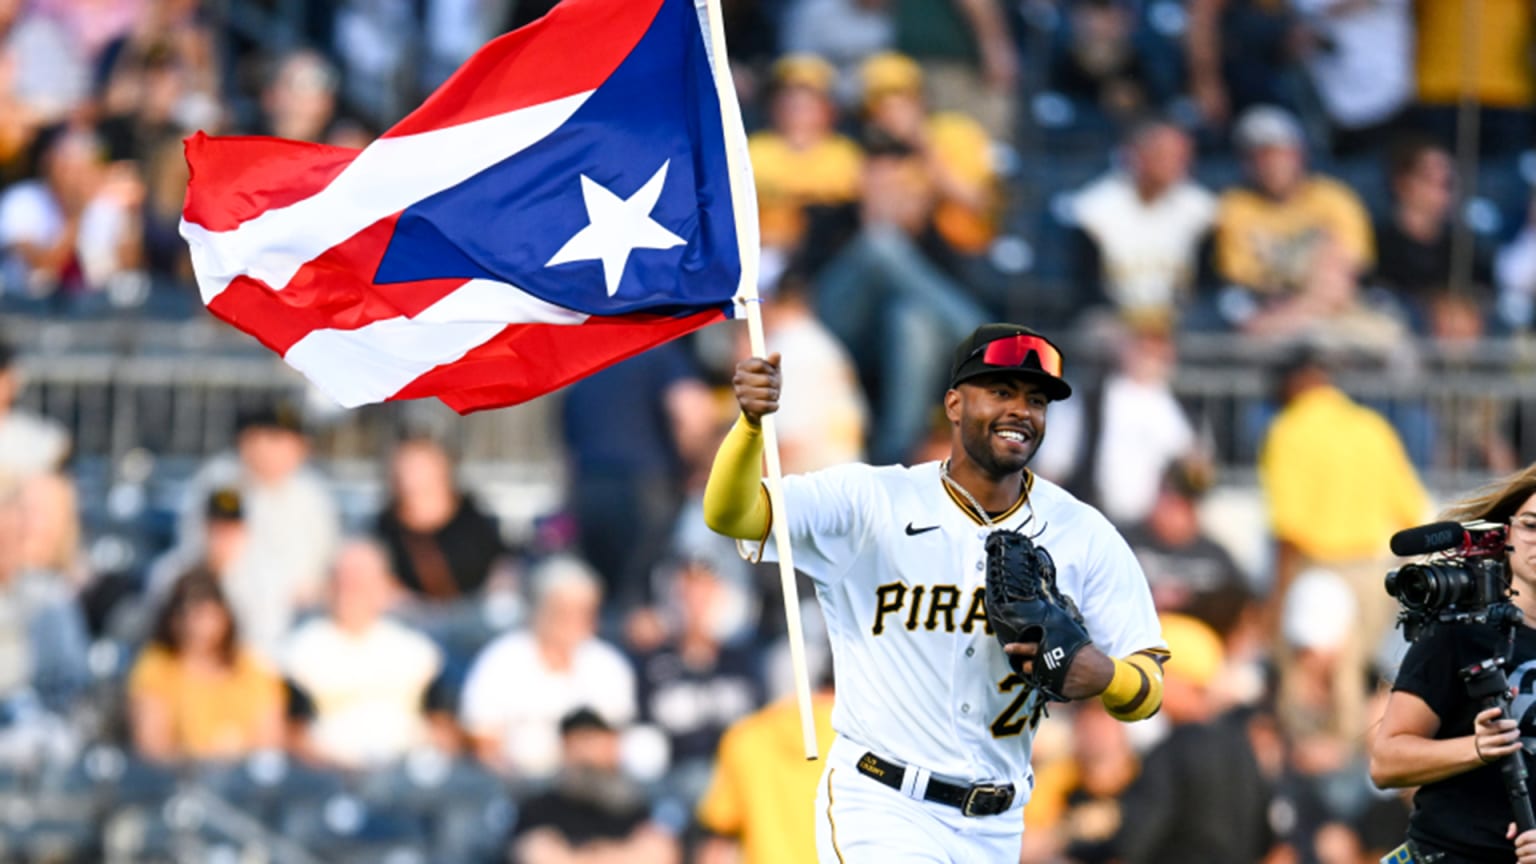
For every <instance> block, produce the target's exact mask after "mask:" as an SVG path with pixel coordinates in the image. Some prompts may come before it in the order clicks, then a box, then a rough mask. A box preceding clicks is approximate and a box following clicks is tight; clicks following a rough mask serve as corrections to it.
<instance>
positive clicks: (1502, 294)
mask: <svg viewBox="0 0 1536 864" xmlns="http://www.w3.org/2000/svg"><path fill="white" fill-rule="evenodd" d="M1494 278H1495V279H1496V280H1497V283H1498V288H1499V296H1498V317H1499V321H1500V322H1501V323H1502V324H1503V325H1504V326H1506V327H1508V328H1510V329H1511V330H1515V331H1519V332H1524V331H1527V330H1530V329H1531V328H1532V327H1536V197H1532V198H1531V204H1530V208H1529V210H1528V211H1527V214H1526V218H1525V224H1524V225H1521V226H1520V231H1519V233H1517V234H1516V235H1515V237H1514V239H1512V240H1510V241H1509V244H1508V245H1506V246H1505V247H1504V248H1502V249H1500V250H1499V252H1498V256H1497V257H1496V258H1495V259H1494Z"/></svg>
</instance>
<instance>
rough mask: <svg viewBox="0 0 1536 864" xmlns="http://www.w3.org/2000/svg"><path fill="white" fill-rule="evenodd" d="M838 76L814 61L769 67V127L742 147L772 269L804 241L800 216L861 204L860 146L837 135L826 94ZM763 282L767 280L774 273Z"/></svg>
mask: <svg viewBox="0 0 1536 864" xmlns="http://www.w3.org/2000/svg"><path fill="white" fill-rule="evenodd" d="M836 74H837V73H836V70H834V69H833V68H832V66H831V65H830V64H829V63H827V61H825V60H823V59H821V58H820V57H817V56H814V55H809V54H792V55H789V56H786V57H783V58H780V59H779V61H778V62H777V63H775V64H774V66H773V84H772V90H771V91H770V92H769V95H768V99H769V103H768V105H769V119H770V121H771V124H772V125H771V126H770V128H768V129H764V130H762V131H761V132H757V133H754V134H753V135H752V137H751V138H750V139H748V141H747V151H748V153H749V154H750V155H751V157H752V174H753V177H754V179H755V181H756V184H757V209H758V219H759V222H760V223H761V224H760V229H761V233H762V243H763V248H764V249H765V250H769V259H770V260H769V265H770V267H773V266H775V265H774V264H773V262H774V261H775V260H778V261H783V260H785V259H787V258H789V257H792V256H793V254H794V252H795V250H797V249H798V248H799V246H800V243H801V242H802V240H803V239H804V238H805V233H806V212H805V208H807V207H829V206H838V205H843V204H849V203H851V202H853V201H855V200H857V199H858V196H859V165H860V162H861V160H862V156H861V155H860V153H859V147H858V145H857V144H855V143H853V142H852V141H850V140H848V139H847V138H845V137H844V136H842V135H839V134H837V132H836V131H835V127H836V124H837V108H836V106H835V105H834V103H833V101H832V96H831V87H832V84H833V83H834V77H835V76H836ZM765 275H766V276H768V277H770V278H771V277H772V276H773V273H771V272H765Z"/></svg>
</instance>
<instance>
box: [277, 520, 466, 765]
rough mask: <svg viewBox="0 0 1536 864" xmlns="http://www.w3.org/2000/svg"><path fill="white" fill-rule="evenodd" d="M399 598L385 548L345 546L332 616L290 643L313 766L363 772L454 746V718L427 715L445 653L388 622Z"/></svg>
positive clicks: (291, 670)
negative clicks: (306, 709) (306, 710)
mask: <svg viewBox="0 0 1536 864" xmlns="http://www.w3.org/2000/svg"><path fill="white" fill-rule="evenodd" d="M400 591H401V589H400V587H399V586H398V585H397V584H396V582H395V580H394V576H393V575H392V574H391V573H390V572H389V559H388V558H387V557H386V556H385V554H384V552H383V550H382V549H380V548H379V546H378V545H377V544H375V543H372V542H369V541H366V540H354V541H351V542H349V543H347V544H346V545H345V546H343V547H342V549H341V552H340V554H338V555H337V557H336V565H335V568H334V569H333V571H332V574H331V606H330V613H329V614H328V615H327V616H325V617H323V618H315V619H312V620H310V621H308V622H307V623H305V624H303V625H301V626H300V627H299V628H298V629H297V630H296V631H294V633H293V636H292V638H290V639H289V641H288V647H287V651H286V657H285V661H284V664H283V665H284V669H285V672H286V674H287V676H288V678H289V679H290V680H292V681H293V683H294V685H295V686H296V687H298V689H299V690H300V691H301V692H302V693H303V694H304V695H306V696H308V697H309V701H310V702H311V703H312V704H313V706H314V716H313V718H312V719H311V720H310V722H309V723H308V726H307V728H306V729H305V730H304V733H303V734H302V735H301V741H302V745H301V747H300V748H299V749H300V752H302V753H304V754H306V755H308V756H310V757H311V758H313V759H314V760H315V761H318V762H321V763H325V764H331V765H338V766H341V767H344V768H366V767H371V766H376V765H381V764H387V763H389V762H392V761H395V760H397V759H400V758H402V757H404V756H405V755H407V754H408V753H410V752H411V751H412V750H414V749H416V748H419V747H423V746H427V745H428V744H436V745H437V746H438V747H439V748H440V749H447V748H449V747H451V742H452V740H453V739H452V719H451V718H450V717H447V716H444V715H441V714H438V715H436V716H431V715H429V713H428V710H427V707H428V702H427V697H428V693H429V690H430V688H431V687H432V685H433V683H434V682H435V681H436V679H437V677H438V675H439V674H440V673H441V672H442V668H443V656H442V652H441V651H439V650H438V648H437V646H436V645H434V644H433V643H432V641H431V640H430V639H428V638H427V637H426V636H424V635H422V634H421V633H419V632H417V631H416V630H413V629H411V628H410V627H407V626H405V625H403V624H400V623H398V622H396V621H394V620H391V619H390V618H388V617H386V613H387V612H388V611H389V609H390V608H391V607H392V606H393V605H394V604H395V602H396V600H397V599H398V598H399V596H400ZM434 730H435V731H436V732H437V733H438V734H437V735H436V736H433V735H432V734H431V733H432V732H433V731H434Z"/></svg>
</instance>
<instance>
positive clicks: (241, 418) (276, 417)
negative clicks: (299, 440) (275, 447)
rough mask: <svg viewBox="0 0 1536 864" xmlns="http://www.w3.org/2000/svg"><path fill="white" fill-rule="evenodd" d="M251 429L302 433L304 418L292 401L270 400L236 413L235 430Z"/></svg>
mask: <svg viewBox="0 0 1536 864" xmlns="http://www.w3.org/2000/svg"><path fill="white" fill-rule="evenodd" d="M249 429H279V430H282V431H285V432H292V433H294V434H296V435H302V434H304V418H303V417H302V416H300V414H299V409H298V408H296V407H295V406H294V405H293V403H291V402H287V401H276V402H268V403H264V404H261V405H256V406H254V407H250V408H245V409H243V410H241V411H240V412H239V413H238V414H236V415H235V431H237V432H245V431H246V430H249Z"/></svg>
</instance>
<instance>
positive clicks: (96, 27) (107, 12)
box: [32, 0, 150, 62]
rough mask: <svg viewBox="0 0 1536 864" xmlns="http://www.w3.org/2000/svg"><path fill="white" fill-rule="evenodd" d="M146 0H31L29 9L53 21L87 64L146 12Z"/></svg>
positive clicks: (147, 3) (147, 0)
mask: <svg viewBox="0 0 1536 864" xmlns="http://www.w3.org/2000/svg"><path fill="white" fill-rule="evenodd" d="M149 5H150V4H149V0H33V2H32V8H33V9H35V10H36V11H37V12H39V13H42V14H44V15H47V16H49V17H50V18H52V19H53V20H55V21H57V22H58V23H59V24H60V25H61V26H62V27H63V28H64V30H65V32H66V33H67V34H68V35H69V41H70V43H71V44H72V45H74V46H75V47H76V48H77V49H78V50H79V51H80V54H81V56H82V58H83V59H85V60H86V61H87V62H94V61H95V60H96V58H97V57H98V56H99V55H100V54H101V52H102V50H103V49H105V48H106V47H107V45H108V44H109V43H111V42H112V41H114V40H116V39H118V38H119V37H121V36H122V35H123V34H124V33H127V32H128V30H129V29H130V28H131V27H132V26H133V24H134V22H135V21H136V20H137V19H139V18H140V17H142V16H143V15H144V14H145V13H146V12H148V11H149V10H148V8H147V7H148V6H149Z"/></svg>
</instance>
